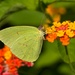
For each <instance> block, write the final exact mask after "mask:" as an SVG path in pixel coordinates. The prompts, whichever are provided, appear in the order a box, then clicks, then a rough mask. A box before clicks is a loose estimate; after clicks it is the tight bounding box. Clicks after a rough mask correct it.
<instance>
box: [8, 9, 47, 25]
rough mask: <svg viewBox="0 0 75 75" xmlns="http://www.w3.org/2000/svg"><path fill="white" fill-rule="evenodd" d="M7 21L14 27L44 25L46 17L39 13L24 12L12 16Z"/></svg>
mask: <svg viewBox="0 0 75 75" xmlns="http://www.w3.org/2000/svg"><path fill="white" fill-rule="evenodd" d="M7 20H8V21H9V22H10V23H11V24H13V25H34V26H39V25H42V24H43V23H44V22H45V20H46V16H45V15H44V14H43V13H41V12H38V11H30V10H22V11H19V12H16V13H14V14H12V15H10V16H9V17H8V18H7Z"/></svg>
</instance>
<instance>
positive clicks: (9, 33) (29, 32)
mask: <svg viewBox="0 0 75 75" xmlns="http://www.w3.org/2000/svg"><path fill="white" fill-rule="evenodd" d="M43 35H44V34H43V32H42V31H40V30H39V29H38V28H36V27H32V26H14V27H9V28H5V29H3V30H0V40H1V41H2V42H3V43H4V44H5V45H7V46H8V47H9V48H10V50H11V52H12V53H13V54H14V55H16V56H17V57H18V58H20V59H22V60H25V61H28V62H34V61H36V60H37V58H38V57H39V54H40V52H41V47H42V43H43Z"/></svg>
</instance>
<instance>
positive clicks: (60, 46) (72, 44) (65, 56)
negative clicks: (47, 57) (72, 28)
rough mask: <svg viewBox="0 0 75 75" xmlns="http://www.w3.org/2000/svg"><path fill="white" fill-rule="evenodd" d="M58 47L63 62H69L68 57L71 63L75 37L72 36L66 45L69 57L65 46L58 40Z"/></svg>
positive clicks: (74, 55)
mask: <svg viewBox="0 0 75 75" xmlns="http://www.w3.org/2000/svg"><path fill="white" fill-rule="evenodd" d="M58 48H59V52H60V55H61V57H62V59H63V60H64V61H65V62H67V63H69V59H70V62H71V63H73V62H75V38H72V39H71V40H70V44H69V45H68V46H67V49H68V56H69V59H68V56H67V54H66V50H65V47H64V46H63V45H62V44H61V43H60V42H59V43H58Z"/></svg>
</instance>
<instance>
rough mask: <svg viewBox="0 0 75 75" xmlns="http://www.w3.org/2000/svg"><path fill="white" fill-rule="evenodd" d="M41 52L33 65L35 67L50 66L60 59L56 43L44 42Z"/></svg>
mask: <svg viewBox="0 0 75 75" xmlns="http://www.w3.org/2000/svg"><path fill="white" fill-rule="evenodd" d="M42 51H43V52H42V53H41V55H40V57H39V59H38V60H37V62H36V63H35V67H45V66H48V65H52V64H53V63H56V62H57V61H58V60H59V59H60V56H59V52H58V47H57V42H54V43H50V42H48V41H44V45H43V49H42Z"/></svg>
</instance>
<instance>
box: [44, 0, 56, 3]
mask: <svg viewBox="0 0 75 75" xmlns="http://www.w3.org/2000/svg"><path fill="white" fill-rule="evenodd" d="M54 1H56V0H43V2H44V3H52V2H54Z"/></svg>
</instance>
